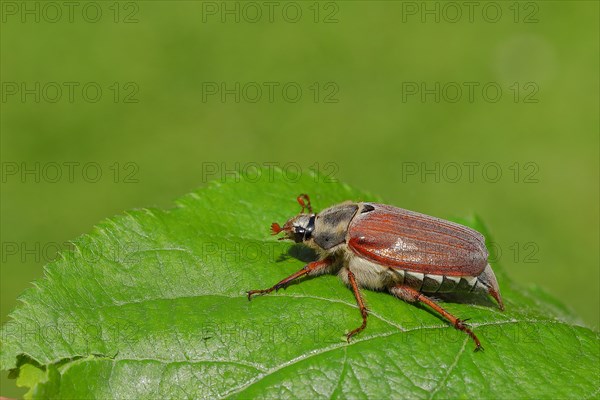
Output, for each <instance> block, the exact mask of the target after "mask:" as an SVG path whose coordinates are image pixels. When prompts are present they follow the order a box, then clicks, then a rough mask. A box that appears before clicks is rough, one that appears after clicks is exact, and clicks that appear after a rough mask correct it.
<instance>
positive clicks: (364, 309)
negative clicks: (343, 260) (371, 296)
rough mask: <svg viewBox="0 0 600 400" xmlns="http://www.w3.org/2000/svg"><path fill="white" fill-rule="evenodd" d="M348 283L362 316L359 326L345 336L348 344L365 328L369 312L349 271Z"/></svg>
mask: <svg viewBox="0 0 600 400" xmlns="http://www.w3.org/2000/svg"><path fill="white" fill-rule="evenodd" d="M348 282H349V283H350V286H352V291H353V292H354V297H356V303H357V304H358V308H359V309H360V315H362V319H363V321H362V325H361V326H359V327H358V328H356V329H354V330H353V331H350V332H349V333H347V334H346V340H347V341H348V343H350V338H351V337H352V336H354V335H356V334H357V333H359V332H361V331H362V330H364V329H365V328H366V327H367V316H368V315H369V312H368V310H367V307H366V306H365V302H364V301H363V298H362V295H361V294H360V289H359V287H358V284H357V283H356V278H355V277H354V274H353V273H352V271H350V270H349V269H348Z"/></svg>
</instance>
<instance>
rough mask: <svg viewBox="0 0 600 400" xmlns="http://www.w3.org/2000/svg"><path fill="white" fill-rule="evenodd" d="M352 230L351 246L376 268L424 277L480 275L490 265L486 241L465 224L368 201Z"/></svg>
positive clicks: (355, 218)
mask: <svg viewBox="0 0 600 400" xmlns="http://www.w3.org/2000/svg"><path fill="white" fill-rule="evenodd" d="M369 205H370V206H372V207H373V210H372V211H369V212H364V213H359V214H357V215H355V216H354V219H353V220H352V222H351V223H350V225H349V227H348V238H347V243H348V247H349V248H350V249H351V250H352V251H353V252H354V253H355V254H357V255H358V256H359V257H363V258H365V259H367V260H369V261H372V262H374V263H376V264H379V265H382V266H386V267H392V268H398V269H402V270H406V271H411V272H415V273H421V274H435V275H442V276H446V277H450V276H454V277H456V276H459V277H460V276H471V277H476V276H478V275H479V274H481V272H483V270H484V269H485V267H486V265H487V258H488V251H487V249H486V247H485V239H484V237H483V236H482V235H481V234H480V233H479V232H477V231H475V230H473V229H471V228H468V227H466V226H463V225H460V224H456V223H453V222H449V221H445V220H442V219H439V218H435V217H431V216H428V215H424V214H419V213H416V212H413V211H408V210H404V209H402V208H397V207H392V206H388V205H384V204H375V203H369Z"/></svg>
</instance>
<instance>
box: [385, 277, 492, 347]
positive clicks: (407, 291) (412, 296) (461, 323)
mask: <svg viewBox="0 0 600 400" xmlns="http://www.w3.org/2000/svg"><path fill="white" fill-rule="evenodd" d="M390 293H391V294H393V295H394V296H396V297H398V298H400V299H402V300H404V301H406V302H409V303H416V302H421V303H424V304H426V305H428V306H429V307H430V308H432V309H433V310H434V311H436V312H437V313H438V314H440V315H441V316H442V317H443V318H444V319H446V320H447V321H449V322H450V323H451V324H452V325H453V326H454V327H455V328H456V329H458V330H459V331H463V332H465V333H466V334H467V335H469V336H470V337H471V339H473V341H474V342H475V351H478V350H483V347H481V342H480V341H479V339H478V338H477V336H476V335H475V333H473V331H472V330H471V329H470V328H469V327H468V326H467V324H465V321H466V320H462V319H459V318H457V317H455V316H454V315H452V314H450V313H449V312H448V311H446V310H445V309H444V308H442V306H440V305H439V304H438V303H436V302H435V301H434V300H432V299H430V298H429V297H427V296H425V295H424V294H423V293H421V292H419V291H418V290H416V289H413V288H412V287H409V286H404V285H398V286H393V287H392V288H391V289H390Z"/></svg>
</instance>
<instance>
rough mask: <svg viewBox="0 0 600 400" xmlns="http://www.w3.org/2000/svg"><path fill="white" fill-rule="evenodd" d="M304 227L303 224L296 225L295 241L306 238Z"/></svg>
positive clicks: (298, 241)
mask: <svg viewBox="0 0 600 400" xmlns="http://www.w3.org/2000/svg"><path fill="white" fill-rule="evenodd" d="M304 232H305V230H304V228H303V227H301V226H295V227H294V242H296V243H300V242H302V241H303V240H304Z"/></svg>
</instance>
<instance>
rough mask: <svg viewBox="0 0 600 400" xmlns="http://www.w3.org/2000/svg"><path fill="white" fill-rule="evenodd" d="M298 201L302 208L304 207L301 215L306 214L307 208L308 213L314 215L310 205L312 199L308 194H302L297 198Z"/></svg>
mask: <svg viewBox="0 0 600 400" xmlns="http://www.w3.org/2000/svg"><path fill="white" fill-rule="evenodd" d="M296 200H297V201H298V204H300V207H302V211H300V214H303V213H304V208H306V209H307V210H308V212H309V213H311V214H312V206H311V205H310V198H309V197H308V195H307V194H306V193H302V194H301V195H300V196H298V197H296ZM304 201H306V203H304Z"/></svg>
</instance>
